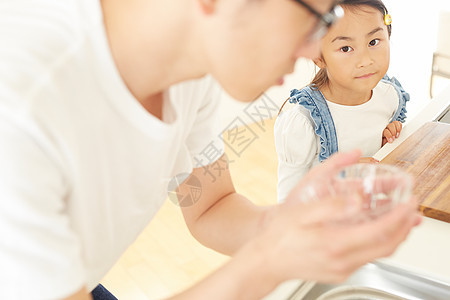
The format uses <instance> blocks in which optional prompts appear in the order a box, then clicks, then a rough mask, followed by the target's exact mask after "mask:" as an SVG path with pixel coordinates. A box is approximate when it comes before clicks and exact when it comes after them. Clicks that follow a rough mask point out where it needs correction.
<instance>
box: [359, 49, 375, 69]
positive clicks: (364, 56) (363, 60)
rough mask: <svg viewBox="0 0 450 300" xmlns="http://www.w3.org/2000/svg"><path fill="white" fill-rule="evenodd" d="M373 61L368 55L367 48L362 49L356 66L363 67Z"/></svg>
mask: <svg viewBox="0 0 450 300" xmlns="http://www.w3.org/2000/svg"><path fill="white" fill-rule="evenodd" d="M372 63H373V60H372V57H371V56H370V53H369V50H368V49H366V50H363V51H361V52H360V55H359V61H358V68H363V67H367V66H369V65H371V64H372Z"/></svg>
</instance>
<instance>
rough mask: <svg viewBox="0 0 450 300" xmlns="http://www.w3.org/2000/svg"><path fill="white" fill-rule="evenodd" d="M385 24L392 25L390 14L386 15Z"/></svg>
mask: <svg viewBox="0 0 450 300" xmlns="http://www.w3.org/2000/svg"><path fill="white" fill-rule="evenodd" d="M384 24H386V25H387V26H389V25H391V24H392V17H391V15H390V14H385V15H384Z"/></svg>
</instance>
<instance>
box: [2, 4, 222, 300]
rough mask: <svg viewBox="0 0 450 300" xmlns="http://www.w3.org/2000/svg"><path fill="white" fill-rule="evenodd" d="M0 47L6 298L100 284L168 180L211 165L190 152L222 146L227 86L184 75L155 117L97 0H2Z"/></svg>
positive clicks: (53, 295) (55, 294)
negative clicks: (125, 72) (112, 41)
mask: <svg viewBox="0 0 450 300" xmlns="http://www.w3.org/2000/svg"><path fill="white" fill-rule="evenodd" d="M149 30H152V29H149ZM0 45H1V46H0V236H1V238H0V299H58V298H62V297H66V296H68V295H70V294H71V293H74V292H76V291H77V290H79V289H80V288H81V287H82V286H86V287H87V289H88V290H91V289H92V288H94V287H95V286H96V285H97V284H98V282H99V281H100V280H101V278H102V277H103V276H104V275H105V274H106V272H107V271H108V270H109V269H110V268H111V267H112V266H113V264H114V263H115V262H116V261H117V259H118V258H119V257H120V255H121V254H122V253H123V252H124V251H125V250H126V248H127V247H128V246H129V245H130V244H131V243H132V242H133V241H134V240H135V238H136V237H137V236H138V234H139V233H140V232H141V231H142V229H143V228H144V227H145V226H146V225H147V224H148V223H149V221H150V220H151V219H152V218H153V217H154V215H155V214H156V212H157V211H158V209H159V208H160V207H161V205H162V204H163V202H164V200H165V199H166V198H167V195H168V184H169V182H170V181H171V179H172V178H174V176H176V175H178V174H180V173H186V172H191V171H192V168H194V167H200V166H202V165H207V164H209V163H212V161H208V160H204V159H202V160H193V157H194V156H196V155H201V153H202V151H204V150H205V149H206V148H207V147H208V146H209V145H210V143H211V142H214V149H216V152H217V153H216V154H217V155H216V158H218V157H219V156H220V155H222V154H223V143H222V142H221V140H220V138H219V136H220V133H221V131H220V128H219V123H218V122H217V119H218V105H219V103H218V102H219V97H220V92H221V89H220V88H219V87H218V85H217V84H216V83H215V82H214V80H213V79H212V78H211V77H209V76H207V77H205V78H202V79H198V80H193V81H189V82H185V83H181V84H178V85H176V86H173V87H172V88H170V90H168V91H167V92H166V93H165V95H164V104H163V120H162V121H161V120H159V119H157V118H155V117H154V116H152V115H151V114H149V113H148V112H147V111H146V110H145V109H144V108H143V107H142V106H141V105H140V103H139V102H138V101H137V100H136V99H135V98H134V97H133V96H132V95H131V94H130V92H129V90H128V89H127V88H126V86H125V84H124V82H123V81H122V79H121V77H120V75H119V73H118V71H117V69H116V67H115V65H114V62H113V59H112V56H111V53H110V50H109V47H108V41H107V38H106V35H105V31H104V26H103V20H102V12H101V7H100V3H99V1H94V0H65V1H54V0H39V1H25V0H8V1H1V2H0ZM200 161H201V163H199V162H200Z"/></svg>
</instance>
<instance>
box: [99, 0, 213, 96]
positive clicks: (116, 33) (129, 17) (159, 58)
mask: <svg viewBox="0 0 450 300" xmlns="http://www.w3.org/2000/svg"><path fill="white" fill-rule="evenodd" d="M172 3H173V4H174V5H172ZM183 3H184V4H183ZM192 3H193V1H181V2H180V1H173V0H165V1H148V0H146V1H142V0H128V1H122V0H108V1H106V0H102V1H101V4H102V10H103V16H104V23H105V27H106V33H107V36H108V40H109V45H110V48H111V52H112V55H113V58H114V61H115V64H116V66H117V68H118V70H119V73H120V75H121V77H122V79H123V81H124V82H125V84H126V86H127V87H128V89H129V90H130V92H131V93H132V94H133V95H134V96H135V97H136V98H137V99H138V100H139V101H141V103H143V101H147V100H148V99H151V98H152V97H153V96H154V95H158V94H160V93H161V92H163V91H164V90H166V89H168V88H169V87H170V86H171V85H172V84H175V83H177V82H180V81H183V80H186V79H191V78H196V77H201V76H203V75H205V73H204V72H203V70H202V67H203V66H202V65H201V64H200V63H199V60H198V59H197V57H200V53H199V51H196V47H197V44H198V43H197V42H198V41H197V40H196V38H195V34H194V30H192V24H191V22H189V18H188V15H189V14H186V10H192V9H193V8H192V7H190V5H192ZM183 12H184V14H183ZM197 48H198V47H197Z"/></svg>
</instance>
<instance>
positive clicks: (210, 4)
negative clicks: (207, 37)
mask: <svg viewBox="0 0 450 300" xmlns="http://www.w3.org/2000/svg"><path fill="white" fill-rule="evenodd" d="M197 1H198V3H199V5H200V9H201V10H202V12H203V13H204V14H205V15H210V14H212V13H213V12H214V10H215V9H216V5H217V0H197Z"/></svg>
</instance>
